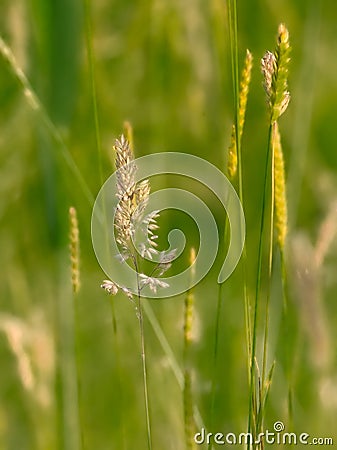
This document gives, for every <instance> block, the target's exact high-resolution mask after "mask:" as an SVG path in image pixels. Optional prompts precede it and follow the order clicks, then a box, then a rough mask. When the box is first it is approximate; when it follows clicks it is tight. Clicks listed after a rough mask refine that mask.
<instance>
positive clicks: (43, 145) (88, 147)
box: [0, 0, 337, 450]
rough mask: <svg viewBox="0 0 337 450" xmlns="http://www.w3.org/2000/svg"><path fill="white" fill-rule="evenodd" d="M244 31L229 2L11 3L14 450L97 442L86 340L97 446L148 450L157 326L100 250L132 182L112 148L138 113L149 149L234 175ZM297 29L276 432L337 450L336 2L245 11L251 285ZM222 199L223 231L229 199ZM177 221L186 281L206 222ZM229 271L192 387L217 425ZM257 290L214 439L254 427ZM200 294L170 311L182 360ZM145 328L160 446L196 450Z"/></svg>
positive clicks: (3, 390) (163, 358)
mask: <svg viewBox="0 0 337 450" xmlns="http://www.w3.org/2000/svg"><path fill="white" fill-rule="evenodd" d="M227 19H228V18H227V5H226V2H225V1H222V0H210V1H203V0H185V1H184V2H182V1H178V0H172V1H170V2H165V1H163V0H144V1H130V0H129V1H121V0H110V1H109V0H97V1H94V2H92V4H91V5H90V4H88V3H85V2H83V3H82V2H81V1H80V0H58V1H52V0H29V1H24V0H2V1H1V4H0V33H1V37H2V39H3V40H4V43H5V45H4V43H2V44H1V46H2V50H1V54H0V193H1V203H0V267H1V271H0V300H1V311H0V364H1V375H0V399H1V400H0V448H1V449H6V450H26V449H27V450H28V449H29V450H32V449H34V450H35V449H37V450H39V449H41V450H45V449H48V450H49V449H50V450H54V449H63V448H64V449H75V448H78V436H77V431H76V430H77V418H76V417H77V416H76V395H75V391H76V379H75V378H76V377H75V373H76V371H75V362H74V358H73V356H74V339H73V330H74V328H75V329H76V335H77V342H78V346H77V356H78V359H77V364H78V368H79V378H80V393H79V403H80V410H81V418H82V432H83V438H84V442H85V448H87V449H97V450H105V449H107V450H108V449H131V448H132V449H137V450H138V449H139V450H143V449H146V435H145V416H144V407H143V397H142V377H141V364H140V350H139V330H138V321H137V318H136V314H135V310H134V307H133V305H132V304H131V303H130V302H129V301H128V300H127V299H126V298H124V297H123V296H119V295H118V296H116V297H115V298H113V299H109V298H108V297H107V295H106V293H105V292H104V291H102V290H101V289H100V287H99V286H100V283H101V280H102V279H104V277H105V276H104V273H102V271H101V269H100V267H99V265H98V263H97V261H96V258H95V255H94V252H93V249H92V244H91V236H90V220H91V211H92V200H93V199H94V198H95V196H96V195H97V193H98V191H99V189H100V187H101V185H102V183H103V181H104V180H105V179H106V178H107V177H108V176H109V175H110V174H111V172H112V171H113V152H112V145H113V143H114V139H115V138H116V137H117V136H118V135H119V134H120V133H121V132H122V129H123V122H124V121H125V120H129V121H130V122H131V123H132V125H133V128H134V139H135V152H136V154H137V156H141V155H143V154H149V153H152V152H158V151H183V152H188V153H191V154H194V155H198V156H201V157H203V158H206V159H207V160H208V161H210V162H211V163H213V164H215V165H216V166H217V167H219V168H220V169H221V170H225V167H226V158H227V156H226V153H227V148H228V145H229V140H230V130H231V124H232V121H233V92H232V84H231V68H230V48H229V32H228V20H227ZM280 22H285V23H286V25H287V27H288V29H289V31H290V36H291V44H292V48H293V50H292V62H291V69H290V76H289V85H290V91H291V95H292V100H291V104H290V106H289V108H288V111H287V113H286V114H285V115H284V117H282V118H281V120H280V128H281V133H282V140H283V147H284V152H285V159H286V171H287V178H288V202H289V203H288V205H289V223H290V232H289V242H288V243H289V258H288V272H289V279H290V282H289V284H290V291H291V294H290V298H291V300H290V301H291V304H292V310H293V316H292V322H291V324H290V325H289V330H288V333H286V334H285V335H281V338H280V334H279V330H280V329H281V328H282V327H281V325H280V323H281V316H282V295H281V287H280V268H279V263H278V262H277V261H278V260H277V259H276V263H275V268H274V269H275V270H274V282H273V289H272V293H273V296H272V301H271V328H270V329H271V335H270V338H271V345H270V360H271V361H272V360H273V359H274V358H276V360H277V363H276V368H275V373H274V381H273V385H272V388H271V393H270V398H269V404H268V409H267V413H266V419H265V424H266V427H269V429H272V425H273V423H274V421H276V420H282V421H284V422H285V423H286V424H287V427H290V426H292V429H294V430H295V431H298V432H302V431H305V432H308V433H310V434H312V435H316V436H332V437H333V436H334V437H335V442H337V436H336V435H335V430H336V428H335V421H336V417H337V365H336V338H337V335H336V326H335V325H336V321H337V304H336V299H337V286H336V269H337V252H336V250H337V244H336V239H335V232H336V223H337V213H336V208H337V206H336V205H337V189H336V188H337V179H336V171H337V151H336V142H337V138H336V124H335V122H336V104H337V83H336V74H337V59H336V57H335V56H336V54H337V40H336V23H337V7H336V4H335V2H334V1H332V0H324V1H317V0H298V1H296V2H294V1H290V0H282V1H277V2H276V1H273V0H268V1H267V0H253V1H248V0H238V28H239V58H240V64H241V63H242V61H243V59H244V55H245V50H246V48H249V49H250V51H251V52H252V53H253V56H254V63H255V64H254V68H253V74H252V84H251V88H250V97H249V101H248V109H247V117H246V126H245V133H244V136H243V183H244V186H243V187H244V199H245V204H244V209H245V215H246V224H247V258H248V270H247V274H248V290H249V292H250V294H251V295H253V292H254V286H255V282H256V260H257V257H256V252H257V246H258V233H259V220H260V208H261V196H262V190H263V167H264V157H265V152H266V142H267V131H268V130H267V113H266V106H265V98H264V92H263V88H262V78H261V74H260V68H259V61H260V58H261V57H262V56H263V54H264V52H265V51H266V50H267V49H270V50H273V49H274V47H275V41H276V34H277V27H278V24H279V23H280ZM88 41H90V42H91V46H92V52H91V53H90V52H88ZM6 46H8V47H6ZM8 48H9V49H10V51H11V52H12V53H13V55H14V57H15V62H14V60H13V59H11V57H10V59H11V61H12V64H10V63H9V62H8ZM6 54H7V57H6ZM90 59H91V61H92V64H89V60H90ZM92 69H94V74H93V73H92ZM21 71H22V72H21ZM22 73H23V74H24V76H25V77H26V78H22ZM93 75H94V86H95V91H96V100H97V116H96V117H95V102H94V99H93ZM20 80H21V81H20ZM22 81H24V82H26V81H27V82H28V83H29V84H27V83H26V85H25V86H24V85H23V84H22ZM30 89H31V90H30ZM32 92H34V93H36V96H37V98H35V97H34V96H33V97H32ZM36 100H38V102H39V103H38V104H36ZM96 121H97V122H98V127H99V135H98V136H97V126H96V123H95V122H96ZM97 141H98V142H99V145H97ZM170 182H171V183H175V180H174V179H173V180H171V181H170V180H167V179H165V180H163V181H160V180H156V181H155V187H156V188H160V187H162V186H166V185H167V184H168V183H170ZM176 182H177V183H178V184H179V185H180V186H182V187H184V188H193V187H194V186H193V185H190V184H188V185H187V184H186V183H185V182H184V180H176ZM195 188H196V189H197V187H195ZM203 195H204V194H203ZM204 196H205V195H204ZM206 200H207V196H206ZM208 200H209V202H210V204H209V206H210V207H212V208H213V209H214V214H215V216H216V218H217V221H218V223H219V225H221V224H223V212H221V211H220V210H219V205H217V204H216V202H215V201H214V199H212V198H209V199H208ZM70 206H75V207H76V209H77V212H78V218H79V229H80V245H81V284H82V286H81V290H80V292H79V294H78V296H77V300H78V311H77V320H76V321H75V320H74V308H73V303H74V302H73V300H74V299H73V296H72V292H71V279H70V263H69V250H68V241H69V239H68V235H69V224H68V210H69V207H70ZM177 225H178V226H181V227H182V229H184V232H185V234H186V236H187V241H188V242H187V249H186V252H185V253H184V255H183V256H182V258H181V262H178V263H177V264H178V266H177V267H178V268H179V267H180V266H179V265H181V266H184V265H185V266H186V264H187V261H188V254H189V248H190V246H191V245H194V246H197V245H198V240H197V233H196V229H195V226H194V225H193V223H190V222H189V221H187V220H186V218H184V216H179V215H177V216H175V215H174V214H167V215H165V216H163V218H162V220H161V222H160V226H161V229H160V232H161V233H160V234H161V238H160V239H161V241H160V242H161V244H162V245H163V246H164V247H165V245H166V244H167V242H166V236H167V231H168V230H169V229H170V228H172V226H177ZM220 263H221V260H220V258H218V259H217V263H216V264H215V267H214V270H212V271H211V272H210V274H209V275H208V276H207V277H206V279H205V280H204V281H203V282H202V283H200V284H199V285H198V286H197V287H196V288H195V290H194V295H195V321H194V342H193V345H192V366H193V392H194V398H195V402H196V404H197V405H198V407H199V409H200V412H201V415H202V417H203V420H204V422H205V424H206V425H207V426H209V408H210V391H211V379H212V376H213V375H214V368H213V366H212V362H211V361H212V354H213V345H214V326H215V311H216V300H217V294H218V287H217V284H216V276H217V271H218V268H219V267H220ZM242 285H243V279H242V272H241V271H240V268H238V270H237V271H236V273H235V274H234V275H233V277H232V278H231V279H230V280H229V282H228V283H226V286H225V287H224V291H223V293H224V304H223V308H222V312H221V324H220V340H219V342H220V344H219V355H220V356H219V363H218V366H217V369H216V373H215V375H214V376H215V377H216V379H217V391H216V394H217V395H216V402H215V412H216V414H215V420H214V424H213V427H214V430H212V431H221V432H230V431H231V432H241V431H244V430H245V428H246V423H247V412H248V407H247V404H248V402H247V398H248V397H247V396H248V388H247V366H246V357H245V352H246V350H245V331H244V327H245V323H244V305H243V297H242ZM110 300H111V301H112V302H113V314H114V319H115V322H116V323H115V329H114V327H113V324H112V308H111V303H110ZM183 301H184V296H183V295H182V296H179V297H176V298H173V299H168V300H160V301H158V302H156V301H154V300H153V301H151V306H152V308H153V310H154V313H155V315H156V317H157V319H158V321H159V324H160V326H161V329H162V331H163V332H164V333H165V335H166V337H167V339H168V342H169V344H170V346H171V348H172V350H173V353H174V355H175V358H176V359H177V361H178V362H179V363H180V364H181V363H182V351H183V331H182V329H183ZM75 323H76V326H75V325H74V324H75ZM116 330H117V331H116ZM145 331H146V339H147V351H148V361H149V363H148V364H149V367H148V371H149V387H150V403H151V404H150V406H151V417H152V425H153V440H154V448H160V449H163V450H166V449H182V448H184V424H183V402H182V392H181V390H180V388H179V386H178V383H177V380H176V378H175V376H174V374H173V372H172V370H171V366H170V358H169V357H168V355H167V353H165V351H163V348H162V346H161V345H160V343H159V342H158V336H157V335H156V333H155V332H154V330H153V328H152V327H151V325H150V323H149V322H148V320H146V323H145ZM287 336H288V338H289V342H290V344H289V342H288V346H289V345H291V346H293V347H292V348H293V350H294V352H293V355H292V359H291V362H290V364H291V366H292V367H293V379H292V389H293V401H292V410H293V419H292V422H293V423H292V424H289V422H288V409H289V408H288V400H287V398H288V387H287V381H286V377H285V367H286V365H287V364H289V361H288V362H287V361H286V356H285V355H284V352H283V349H284V347H286V346H287V342H285V339H286V338H287Z"/></svg>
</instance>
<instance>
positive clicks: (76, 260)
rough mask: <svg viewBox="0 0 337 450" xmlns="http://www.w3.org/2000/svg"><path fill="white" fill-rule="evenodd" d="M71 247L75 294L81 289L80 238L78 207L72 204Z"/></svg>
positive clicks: (70, 211) (70, 220) (72, 279)
mask: <svg viewBox="0 0 337 450" xmlns="http://www.w3.org/2000/svg"><path fill="white" fill-rule="evenodd" d="M69 223H70V234H69V241H70V244H69V249H70V262H71V284H72V288H73V292H74V294H77V293H78V291H79V290H80V285H81V284H80V240H79V229H78V221H77V213H76V209H75V208H74V207H73V206H72V207H70V208H69Z"/></svg>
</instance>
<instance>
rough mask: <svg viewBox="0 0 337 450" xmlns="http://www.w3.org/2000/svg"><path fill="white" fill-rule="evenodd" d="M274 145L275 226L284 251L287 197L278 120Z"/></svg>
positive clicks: (275, 126)
mask: <svg viewBox="0 0 337 450" xmlns="http://www.w3.org/2000/svg"><path fill="white" fill-rule="evenodd" d="M272 145H273V150H274V183H275V189H274V199H275V228H276V232H277V236H276V238H277V242H278V244H279V246H280V249H281V250H282V251H283V249H284V245H285V240H286V235H287V222H288V211H287V197H286V182H285V169H284V159H283V151H282V145H281V137H280V132H279V129H278V125H277V122H275V123H274V126H273V136H272Z"/></svg>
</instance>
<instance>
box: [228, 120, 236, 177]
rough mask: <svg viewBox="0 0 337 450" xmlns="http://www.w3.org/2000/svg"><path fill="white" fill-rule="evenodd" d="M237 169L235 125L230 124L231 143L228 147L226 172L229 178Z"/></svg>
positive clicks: (233, 175)
mask: <svg viewBox="0 0 337 450" xmlns="http://www.w3.org/2000/svg"><path fill="white" fill-rule="evenodd" d="M237 169H238V154H237V148H236V133H235V125H234V124H233V125H232V134H231V143H230V146H229V148H228V159H227V172H228V176H229V178H231V179H233V178H234V177H235V175H236V172H237Z"/></svg>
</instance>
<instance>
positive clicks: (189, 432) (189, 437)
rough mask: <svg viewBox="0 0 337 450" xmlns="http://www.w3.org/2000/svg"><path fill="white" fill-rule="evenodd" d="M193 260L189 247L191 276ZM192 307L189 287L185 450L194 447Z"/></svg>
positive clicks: (186, 331) (191, 294) (185, 341)
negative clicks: (191, 350)
mask: <svg viewBox="0 0 337 450" xmlns="http://www.w3.org/2000/svg"><path fill="white" fill-rule="evenodd" d="M194 262H195V249H194V248H192V249H191V253H190V267H192V270H191V278H192V280H191V281H192V282H193V278H194V275H195V270H194V269H193V264H194ZM193 308H194V293H193V289H192V288H191V289H190V290H189V291H188V292H187V294H186V297H185V308H184V393H183V395H184V421H185V446H186V450H192V449H193V448H195V442H194V433H195V424H194V418H193V403H194V402H193V394H192V373H191V361H190V359H191V358H190V346H191V342H192V325H193Z"/></svg>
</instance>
